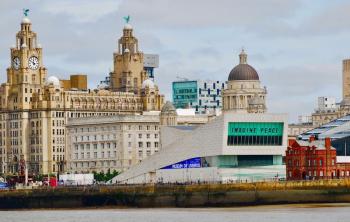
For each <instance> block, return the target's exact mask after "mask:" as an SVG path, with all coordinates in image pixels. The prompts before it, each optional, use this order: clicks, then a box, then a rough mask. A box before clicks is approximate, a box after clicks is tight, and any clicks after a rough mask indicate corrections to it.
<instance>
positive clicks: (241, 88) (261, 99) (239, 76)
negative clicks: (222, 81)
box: [222, 50, 267, 113]
mask: <svg viewBox="0 0 350 222" xmlns="http://www.w3.org/2000/svg"><path fill="white" fill-rule="evenodd" d="M247 57H248V56H247V54H246V53H245V52H244V50H242V52H241V53H240V54H239V64H238V65H237V66H235V67H234V68H233V69H232V70H231V72H230V74H229V76H228V84H227V89H225V90H224V91H223V95H222V97H223V110H224V111H227V110H234V111H243V112H248V113H265V112H266V110H267V108H266V102H265V101H266V95H267V90H266V87H264V88H262V87H261V86H260V80H259V75H258V73H257V72H256V70H255V69H254V68H253V67H252V66H250V65H248V63H247Z"/></svg>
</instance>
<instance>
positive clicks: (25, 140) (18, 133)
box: [0, 16, 47, 175]
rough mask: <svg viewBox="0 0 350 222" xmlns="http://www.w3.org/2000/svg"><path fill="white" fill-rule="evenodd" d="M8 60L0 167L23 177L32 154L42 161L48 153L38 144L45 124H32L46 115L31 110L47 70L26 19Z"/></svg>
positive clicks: (0, 95)
mask: <svg viewBox="0 0 350 222" xmlns="http://www.w3.org/2000/svg"><path fill="white" fill-rule="evenodd" d="M10 61H11V62H10V67H9V68H7V81H6V83H3V84H2V85H1V87H0V153H2V154H3V155H4V156H3V157H2V166H1V168H2V170H3V171H5V172H6V171H7V172H11V173H18V174H21V175H23V174H24V171H25V170H27V169H28V168H27V167H28V166H27V164H28V162H29V160H30V158H29V157H30V156H33V155H34V154H35V157H37V159H43V157H42V156H43V153H45V152H47V151H46V150H42V148H41V145H40V144H42V145H44V144H43V142H44V140H43V139H39V138H40V137H39V136H40V135H41V133H42V132H43V128H42V127H43V126H44V122H43V121H42V120H41V119H40V120H39V121H35V124H33V123H34V121H31V119H32V117H34V116H38V117H44V116H45V115H44V112H33V111H32V108H33V98H35V97H38V96H40V95H41V94H42V93H43V89H44V82H45V79H46V75H47V70H46V68H45V67H44V66H43V62H42V48H41V46H40V45H39V44H38V43H37V35H36V33H35V32H33V31H32V24H31V21H30V20H29V18H28V17H27V16H25V17H24V18H23V19H22V22H21V30H20V31H19V32H18V33H17V35H16V44H15V45H14V46H13V47H11V55H10ZM42 119H43V118H42ZM34 145H35V147H34ZM34 151H35V152H34ZM32 154H33V155H32ZM38 167H39V166H38ZM40 167H41V168H42V167H44V165H41V166H40Z"/></svg>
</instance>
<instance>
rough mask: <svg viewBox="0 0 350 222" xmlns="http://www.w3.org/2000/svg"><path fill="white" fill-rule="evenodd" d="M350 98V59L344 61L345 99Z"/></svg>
mask: <svg viewBox="0 0 350 222" xmlns="http://www.w3.org/2000/svg"><path fill="white" fill-rule="evenodd" d="M347 97H349V98H350V59H344V60H343V99H344V98H347Z"/></svg>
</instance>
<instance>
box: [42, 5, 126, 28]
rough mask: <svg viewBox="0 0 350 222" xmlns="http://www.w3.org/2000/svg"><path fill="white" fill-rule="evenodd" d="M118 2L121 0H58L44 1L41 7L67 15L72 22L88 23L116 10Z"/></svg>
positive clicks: (47, 10) (56, 13)
mask: <svg viewBox="0 0 350 222" xmlns="http://www.w3.org/2000/svg"><path fill="white" fill-rule="evenodd" d="M120 3H121V1H118V0H104V1H85V0H75V1H69V0H60V1H50V2H45V3H44V4H43V6H42V8H43V11H45V12H48V13H50V14H53V15H60V16H62V17H64V18H66V17H65V16H68V18H69V19H71V20H72V21H73V22H78V23H89V22H95V21H96V20H99V19H101V18H103V17H104V16H106V15H109V14H111V13H113V12H117V11H118V9H119V5H120Z"/></svg>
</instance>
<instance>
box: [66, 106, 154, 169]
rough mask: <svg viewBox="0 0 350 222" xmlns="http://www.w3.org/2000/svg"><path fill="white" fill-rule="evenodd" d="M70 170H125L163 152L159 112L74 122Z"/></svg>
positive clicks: (69, 127) (71, 124) (71, 123)
mask: <svg viewBox="0 0 350 222" xmlns="http://www.w3.org/2000/svg"><path fill="white" fill-rule="evenodd" d="M67 131H68V147H69V149H67V152H68V153H67V154H66V156H67V157H68V158H67V161H68V164H67V171H68V172H71V173H86V172H93V171H95V172H101V171H102V172H107V170H108V169H110V170H111V171H113V170H116V171H119V172H120V171H123V170H125V169H128V168H129V167H130V166H132V165H134V164H136V163H138V162H140V161H141V160H143V159H145V158H147V157H148V156H150V155H152V154H154V153H156V152H158V151H159V112H158V113H155V114H149V115H118V116H105V117H90V118H79V119H70V120H69V123H68V125H67Z"/></svg>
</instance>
